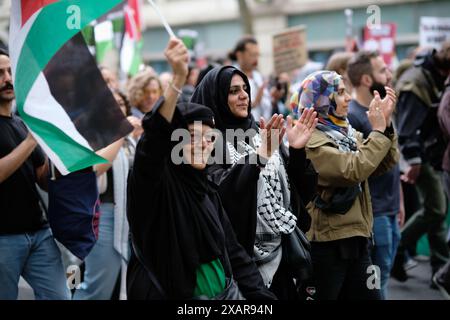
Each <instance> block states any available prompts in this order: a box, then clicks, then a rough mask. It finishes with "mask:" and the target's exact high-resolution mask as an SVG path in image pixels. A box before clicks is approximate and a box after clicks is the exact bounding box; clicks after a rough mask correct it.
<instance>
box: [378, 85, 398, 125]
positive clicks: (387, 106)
mask: <svg viewBox="0 0 450 320" xmlns="http://www.w3.org/2000/svg"><path fill="white" fill-rule="evenodd" d="M385 89H386V96H385V97H384V99H383V100H381V105H380V107H381V110H382V111H383V114H384V118H385V119H386V126H390V125H391V116H392V113H393V112H394V108H395V104H396V103H397V96H396V95H395V90H394V89H392V88H389V87H385Z"/></svg>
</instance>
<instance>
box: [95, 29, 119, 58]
mask: <svg viewBox="0 0 450 320" xmlns="http://www.w3.org/2000/svg"><path fill="white" fill-rule="evenodd" d="M94 35H95V53H96V56H97V62H98V63H100V64H102V63H103V62H104V61H105V57H106V56H107V54H108V53H109V52H111V51H113V50H114V32H113V24H112V21H109V20H107V21H104V22H102V23H99V24H97V25H96V26H95V28H94Z"/></svg>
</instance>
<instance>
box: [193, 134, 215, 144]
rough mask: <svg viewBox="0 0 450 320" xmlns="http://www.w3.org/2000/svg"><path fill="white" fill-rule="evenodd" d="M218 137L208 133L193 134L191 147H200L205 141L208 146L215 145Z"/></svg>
mask: <svg viewBox="0 0 450 320" xmlns="http://www.w3.org/2000/svg"><path fill="white" fill-rule="evenodd" d="M215 140H216V137H215V135H214V134H212V133H210V132H207V133H205V134H201V133H191V145H199V144H202V143H203V141H205V142H206V143H207V144H211V143H214V141H215Z"/></svg>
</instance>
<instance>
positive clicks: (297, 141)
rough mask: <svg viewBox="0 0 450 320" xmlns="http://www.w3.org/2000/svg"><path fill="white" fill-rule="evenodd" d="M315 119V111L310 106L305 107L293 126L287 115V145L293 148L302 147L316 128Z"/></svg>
mask: <svg viewBox="0 0 450 320" xmlns="http://www.w3.org/2000/svg"><path fill="white" fill-rule="evenodd" d="M317 121H318V119H317V112H315V111H314V109H312V108H311V109H305V110H304V111H303V112H302V115H301V117H300V119H298V121H297V123H296V124H295V125H294V126H293V120H292V118H291V116H288V117H287V128H286V134H287V138H288V141H289V146H290V147H292V148H294V149H301V148H304V147H305V146H306V144H307V143H308V141H309V139H310V138H311V135H312V133H313V131H314V129H315V128H316V125H317Z"/></svg>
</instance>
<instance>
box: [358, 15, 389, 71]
mask: <svg viewBox="0 0 450 320" xmlns="http://www.w3.org/2000/svg"><path fill="white" fill-rule="evenodd" d="M396 34H397V25H396V24H395V23H382V24H379V25H377V26H376V27H375V26H374V27H371V28H369V27H367V26H365V27H364V50H369V51H378V52H379V53H380V55H381V56H382V57H383V60H384V62H385V63H386V64H387V65H388V66H390V67H392V63H393V60H394V57H395V37H396Z"/></svg>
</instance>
